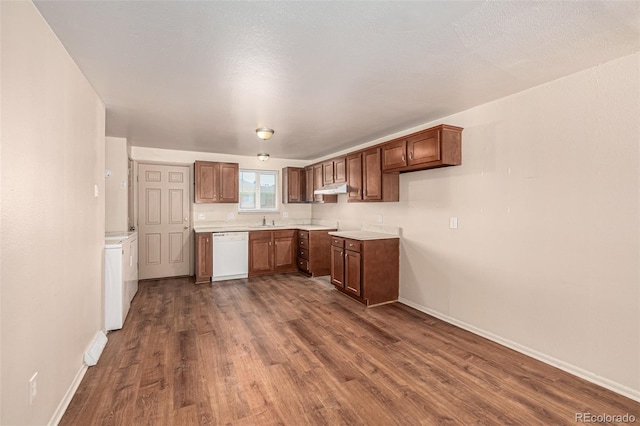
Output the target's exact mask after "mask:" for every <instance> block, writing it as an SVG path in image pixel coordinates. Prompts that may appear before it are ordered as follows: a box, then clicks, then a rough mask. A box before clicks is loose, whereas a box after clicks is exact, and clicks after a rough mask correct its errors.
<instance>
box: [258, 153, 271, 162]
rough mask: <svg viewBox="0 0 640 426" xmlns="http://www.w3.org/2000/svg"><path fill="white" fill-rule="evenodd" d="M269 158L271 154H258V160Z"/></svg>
mask: <svg viewBox="0 0 640 426" xmlns="http://www.w3.org/2000/svg"><path fill="white" fill-rule="evenodd" d="M268 159H269V154H258V160H260V161H267V160H268Z"/></svg>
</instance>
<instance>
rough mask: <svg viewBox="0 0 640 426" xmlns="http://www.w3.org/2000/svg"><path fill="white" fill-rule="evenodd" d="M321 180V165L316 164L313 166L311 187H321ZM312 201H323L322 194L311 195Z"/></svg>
mask: <svg viewBox="0 0 640 426" xmlns="http://www.w3.org/2000/svg"><path fill="white" fill-rule="evenodd" d="M322 182H323V170H322V165H321V164H318V165H317V166H313V189H314V190H316V189H320V188H322ZM313 201H314V202H322V201H323V196H322V195H314V196H313Z"/></svg>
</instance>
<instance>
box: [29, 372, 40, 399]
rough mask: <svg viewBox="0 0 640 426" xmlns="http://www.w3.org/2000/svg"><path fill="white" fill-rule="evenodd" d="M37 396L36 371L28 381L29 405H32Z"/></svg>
mask: <svg viewBox="0 0 640 426" xmlns="http://www.w3.org/2000/svg"><path fill="white" fill-rule="evenodd" d="M37 394H38V372H37V371H36V372H35V373H34V374H33V376H31V378H30V379H29V405H32V404H33V401H34V400H35V399H36V395H37Z"/></svg>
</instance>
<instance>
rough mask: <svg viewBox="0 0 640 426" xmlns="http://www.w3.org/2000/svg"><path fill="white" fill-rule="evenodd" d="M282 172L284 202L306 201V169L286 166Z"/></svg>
mask: <svg viewBox="0 0 640 426" xmlns="http://www.w3.org/2000/svg"><path fill="white" fill-rule="evenodd" d="M282 172H283V173H282V179H283V180H282V187H283V188H282V190H283V194H282V200H283V202H285V203H302V202H304V201H305V200H304V169H299V168H297V167H285V168H284V169H282Z"/></svg>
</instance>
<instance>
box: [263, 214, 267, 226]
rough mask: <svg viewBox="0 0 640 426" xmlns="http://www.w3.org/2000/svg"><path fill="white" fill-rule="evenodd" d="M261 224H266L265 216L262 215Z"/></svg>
mask: <svg viewBox="0 0 640 426" xmlns="http://www.w3.org/2000/svg"><path fill="white" fill-rule="evenodd" d="M262 226H267V217H266V216H262Z"/></svg>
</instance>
